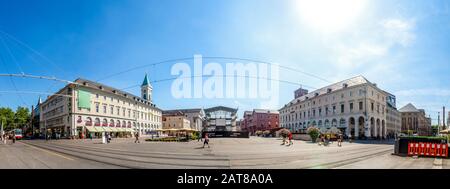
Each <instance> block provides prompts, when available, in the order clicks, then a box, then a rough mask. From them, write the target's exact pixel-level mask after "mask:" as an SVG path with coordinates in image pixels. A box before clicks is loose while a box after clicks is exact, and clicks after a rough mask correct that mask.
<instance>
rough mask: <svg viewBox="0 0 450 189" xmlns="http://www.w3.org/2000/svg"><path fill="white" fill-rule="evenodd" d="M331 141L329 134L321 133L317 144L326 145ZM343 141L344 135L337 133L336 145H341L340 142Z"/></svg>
mask: <svg viewBox="0 0 450 189" xmlns="http://www.w3.org/2000/svg"><path fill="white" fill-rule="evenodd" d="M330 141H331V136H330V135H321V136H320V142H319V145H323V146H328V145H329V144H330ZM343 141H344V135H342V134H339V135H338V137H337V145H338V146H339V147H342V142H343Z"/></svg>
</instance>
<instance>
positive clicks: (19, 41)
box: [0, 30, 68, 74]
mask: <svg viewBox="0 0 450 189" xmlns="http://www.w3.org/2000/svg"><path fill="white" fill-rule="evenodd" d="M0 34H3V36H6V37H7V38H9V39H12V40H13V41H15V42H17V44H19V45H22V46H23V47H25V48H27V49H28V50H30V51H31V52H33V53H35V54H36V55H38V56H40V57H41V58H42V59H44V60H45V61H46V62H48V63H50V64H51V65H53V66H54V67H55V68H56V69H58V70H59V71H61V72H64V74H68V72H67V71H65V70H64V69H62V68H61V67H60V66H58V65H57V64H56V63H55V62H53V61H52V60H50V59H49V58H48V57H46V56H45V55H43V54H42V53H40V52H39V51H37V50H35V49H33V48H32V47H30V46H29V45H27V44H26V43H25V42H23V41H21V40H19V39H17V38H16V37H14V36H13V35H11V34H9V33H7V32H5V31H2V30H0Z"/></svg>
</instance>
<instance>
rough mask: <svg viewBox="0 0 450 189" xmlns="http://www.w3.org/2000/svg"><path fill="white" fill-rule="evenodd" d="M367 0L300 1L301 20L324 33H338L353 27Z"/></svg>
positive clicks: (298, 5)
mask: <svg viewBox="0 0 450 189" xmlns="http://www.w3.org/2000/svg"><path fill="white" fill-rule="evenodd" d="M365 4H366V0H298V1H296V8H297V11H298V12H299V14H300V16H301V18H302V19H303V20H304V21H305V23H307V24H308V25H310V26H311V27H314V28H315V29H317V30H320V31H322V32H336V31H340V30H342V29H345V28H346V27H348V26H349V25H351V24H352V23H353V22H354V21H355V20H356V18H358V16H359V15H360V14H361V12H362V11H363V9H364V7H365Z"/></svg>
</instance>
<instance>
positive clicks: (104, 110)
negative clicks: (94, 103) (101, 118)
mask: <svg viewBox="0 0 450 189" xmlns="http://www.w3.org/2000/svg"><path fill="white" fill-rule="evenodd" d="M103 113H104V114H106V105H103Z"/></svg>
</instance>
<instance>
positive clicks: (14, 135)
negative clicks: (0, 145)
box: [12, 132, 16, 144]
mask: <svg viewBox="0 0 450 189" xmlns="http://www.w3.org/2000/svg"><path fill="white" fill-rule="evenodd" d="M12 142H13V144H14V143H16V133H15V132H13V133H12Z"/></svg>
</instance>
